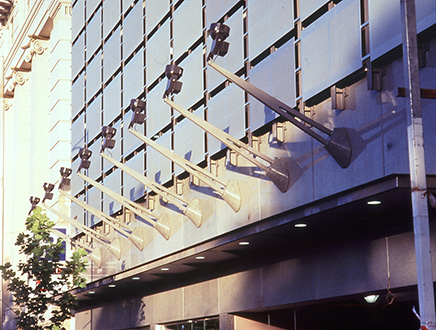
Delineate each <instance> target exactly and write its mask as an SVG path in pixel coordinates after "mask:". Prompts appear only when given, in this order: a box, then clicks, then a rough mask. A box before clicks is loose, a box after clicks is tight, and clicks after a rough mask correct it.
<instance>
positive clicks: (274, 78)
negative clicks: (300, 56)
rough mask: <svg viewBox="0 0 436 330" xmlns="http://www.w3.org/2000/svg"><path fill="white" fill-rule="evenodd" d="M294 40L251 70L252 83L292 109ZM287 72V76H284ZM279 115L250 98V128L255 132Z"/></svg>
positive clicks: (293, 93)
mask: <svg viewBox="0 0 436 330" xmlns="http://www.w3.org/2000/svg"><path fill="white" fill-rule="evenodd" d="M294 68H295V66H294V38H292V39H291V40H290V41H288V42H287V43H286V44H284V45H283V46H282V47H280V48H279V49H277V50H276V51H275V52H274V53H272V54H271V55H270V56H268V57H267V58H265V59H264V60H263V61H262V62H260V63H259V64H258V65H256V66H255V67H253V68H252V69H251V70H250V83H252V84H253V85H255V86H256V87H258V88H260V89H262V90H263V91H265V92H267V93H268V94H271V95H272V96H274V97H276V98H277V99H279V100H280V101H282V102H284V103H286V104H287V105H289V106H290V107H295V105H296V103H295V78H294V75H293V74H292V72H293V71H294ZM283 72H286V73H287V74H283ZM277 117H278V115H277V114H276V113H275V112H274V111H272V110H271V109H270V108H268V107H267V106H265V105H264V104H263V103H261V102H260V101H258V100H256V99H255V98H254V97H250V123H249V124H250V128H251V130H252V131H255V130H256V129H258V128H259V127H262V126H263V125H264V124H266V123H268V122H270V121H271V120H273V119H274V118H277Z"/></svg>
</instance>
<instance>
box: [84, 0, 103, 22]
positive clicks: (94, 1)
mask: <svg viewBox="0 0 436 330" xmlns="http://www.w3.org/2000/svg"><path fill="white" fill-rule="evenodd" d="M100 2H101V0H86V20H88V19H89V17H90V16H91V15H92V13H93V12H94V11H95V9H96V8H97V7H98V5H99V4H100Z"/></svg>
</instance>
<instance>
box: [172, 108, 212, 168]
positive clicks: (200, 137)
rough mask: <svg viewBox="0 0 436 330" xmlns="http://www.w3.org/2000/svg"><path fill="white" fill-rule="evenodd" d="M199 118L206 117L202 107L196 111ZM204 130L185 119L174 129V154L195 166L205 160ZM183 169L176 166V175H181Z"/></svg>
mask: <svg viewBox="0 0 436 330" xmlns="http://www.w3.org/2000/svg"><path fill="white" fill-rule="evenodd" d="M194 114H195V115H196V116H198V117H199V118H202V119H203V117H204V115H203V114H204V109H203V107H201V108H200V109H197V110H196V111H194ZM204 133H205V132H204V130H203V129H201V128H200V127H199V126H197V125H195V124H194V123H193V122H192V121H190V120H189V119H186V118H185V119H183V120H182V121H181V122H179V123H177V125H176V126H175V128H174V152H175V153H176V154H178V155H180V156H182V157H183V158H185V159H187V160H189V161H190V162H192V163H194V164H198V163H199V162H201V161H202V160H204ZM182 172H183V169H182V168H180V167H179V166H177V165H176V167H175V174H176V175H179V174H180V173H182Z"/></svg>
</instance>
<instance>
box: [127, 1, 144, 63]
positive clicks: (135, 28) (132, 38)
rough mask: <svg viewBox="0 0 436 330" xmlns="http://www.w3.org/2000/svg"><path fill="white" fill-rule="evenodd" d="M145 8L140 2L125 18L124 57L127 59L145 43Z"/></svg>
mask: <svg viewBox="0 0 436 330" xmlns="http://www.w3.org/2000/svg"><path fill="white" fill-rule="evenodd" d="M142 10H143V8H142V1H138V2H137V3H136V5H135V7H134V8H133V9H132V10H131V11H130V12H129V14H128V15H127V17H125V18H124V23H123V25H124V26H123V56H124V58H125V59H126V58H127V57H129V55H130V54H131V53H132V52H133V50H134V49H135V48H136V47H138V45H139V44H140V43H141V42H142V41H143V34H144V32H143V26H144V24H143V19H142V18H143V11H142Z"/></svg>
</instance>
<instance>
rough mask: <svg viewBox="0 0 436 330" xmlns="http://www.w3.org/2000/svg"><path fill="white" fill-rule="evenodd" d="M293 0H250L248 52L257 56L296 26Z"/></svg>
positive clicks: (251, 56) (253, 56) (252, 56)
mask: <svg viewBox="0 0 436 330" xmlns="http://www.w3.org/2000/svg"><path fill="white" fill-rule="evenodd" d="M293 5H294V4H293V2H292V1H289V0H250V1H248V31H249V33H248V54H249V56H250V58H251V59H253V58H255V57H256V56H257V55H259V54H260V53H261V52H263V51H264V50H266V49H268V48H269V47H270V46H271V45H272V44H273V43H274V42H275V41H277V40H278V39H280V37H282V36H283V35H285V34H286V33H287V32H289V31H291V30H292V29H293V28H294V10H293Z"/></svg>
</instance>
